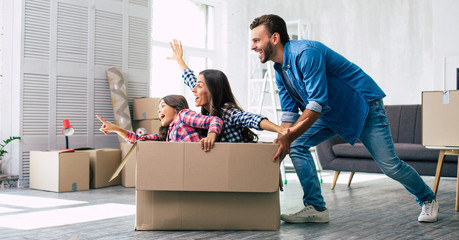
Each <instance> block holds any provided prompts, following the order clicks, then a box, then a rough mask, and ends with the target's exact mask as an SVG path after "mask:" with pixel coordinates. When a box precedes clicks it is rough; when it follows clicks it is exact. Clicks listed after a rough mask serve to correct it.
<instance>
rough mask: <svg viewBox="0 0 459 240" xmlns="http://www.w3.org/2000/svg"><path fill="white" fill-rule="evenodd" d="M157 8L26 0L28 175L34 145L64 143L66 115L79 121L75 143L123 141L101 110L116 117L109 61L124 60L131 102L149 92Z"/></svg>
mask: <svg viewBox="0 0 459 240" xmlns="http://www.w3.org/2000/svg"><path fill="white" fill-rule="evenodd" d="M150 8H151V3H150V1H149V0H130V1H129V0H25V1H24V11H23V14H24V18H23V19H24V24H23V59H22V75H21V76H22V79H21V80H22V92H21V95H22V103H21V108H22V118H21V123H20V124H21V131H22V137H23V141H22V147H21V151H22V156H21V167H22V168H21V173H20V175H21V177H22V178H23V179H28V177H29V176H28V174H29V172H28V171H29V168H28V165H29V151H30V150H46V149H60V148H64V147H65V138H64V136H63V135H62V132H61V130H62V120H63V119H66V118H67V119H69V120H70V124H71V125H72V126H73V127H74V128H75V133H74V135H73V136H71V137H69V142H70V147H71V148H77V147H94V148H102V147H113V148H118V147H119V146H118V142H117V138H116V136H115V135H109V136H105V135H104V134H102V133H101V132H100V131H98V129H99V127H100V122H99V121H98V120H97V118H96V117H95V114H98V115H101V116H102V117H104V118H106V119H107V120H110V121H112V122H114V116H113V108H112V103H111V97H110V90H109V87H108V80H107V77H106V73H105V70H106V69H107V68H108V67H112V66H121V67H122V69H123V73H124V77H125V81H126V83H127V89H128V97H129V100H130V103H131V104H130V106H131V107H132V99H133V98H136V97H144V96H148V95H149V93H148V89H149V59H150V57H149V52H150V51H149V45H150V44H149V42H150Z"/></svg>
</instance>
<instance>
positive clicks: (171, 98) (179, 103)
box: [158, 95, 190, 141]
mask: <svg viewBox="0 0 459 240" xmlns="http://www.w3.org/2000/svg"><path fill="white" fill-rule="evenodd" d="M161 100H163V101H164V103H165V104H167V105H168V106H169V107H172V108H174V109H175V111H177V113H179V112H180V111H182V110H183V109H189V108H190V107H189V106H188V102H187V101H186V98H185V97H184V96H182V95H167V96H165V97H163V98H161ZM168 131H169V126H161V127H159V133H158V135H159V140H160V141H166V138H167V133H168Z"/></svg>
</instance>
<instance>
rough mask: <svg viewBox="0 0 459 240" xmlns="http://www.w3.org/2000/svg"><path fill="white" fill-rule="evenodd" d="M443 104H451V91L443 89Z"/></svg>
mask: <svg viewBox="0 0 459 240" xmlns="http://www.w3.org/2000/svg"><path fill="white" fill-rule="evenodd" d="M443 104H449V91H443Z"/></svg>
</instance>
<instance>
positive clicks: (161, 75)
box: [150, 0, 215, 108]
mask: <svg viewBox="0 0 459 240" xmlns="http://www.w3.org/2000/svg"><path fill="white" fill-rule="evenodd" d="M151 25H152V40H153V41H152V42H153V46H152V48H151V51H152V54H151V56H152V59H151V88H150V95H151V96H152V97H163V96H166V95H169V94H180V95H184V96H185V97H186V98H187V100H188V103H189V105H190V107H191V108H192V107H193V105H194V96H193V94H192V93H191V91H190V90H189V88H188V87H187V86H185V85H184V84H183V81H182V79H181V74H182V72H181V71H180V68H179V66H178V65H177V63H176V62H175V61H173V60H168V59H167V57H170V56H172V51H171V49H170V45H169V42H170V41H172V40H173V39H177V40H180V41H181V42H182V45H183V48H184V56H183V58H184V60H185V62H186V63H187V65H188V66H189V67H190V68H191V69H192V70H193V71H195V73H196V74H198V73H199V72H200V71H202V70H204V69H207V68H211V67H212V63H213V62H214V59H215V50H214V36H215V30H214V6H210V5H207V4H204V3H202V2H200V1H192V0H170V1H162V0H153V7H152V24H151Z"/></svg>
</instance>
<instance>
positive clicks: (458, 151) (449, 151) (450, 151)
mask: <svg viewBox="0 0 459 240" xmlns="http://www.w3.org/2000/svg"><path fill="white" fill-rule="evenodd" d="M426 148H430V149H439V150H440V154H439V156H438V163H437V171H436V173H435V182H434V188H433V192H434V193H435V195H437V190H438V184H439V183H440V174H441V170H442V168H443V161H444V160H445V156H446V155H455V156H458V164H457V187H456V188H457V189H456V212H458V211H459V147H433V146H426Z"/></svg>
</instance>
